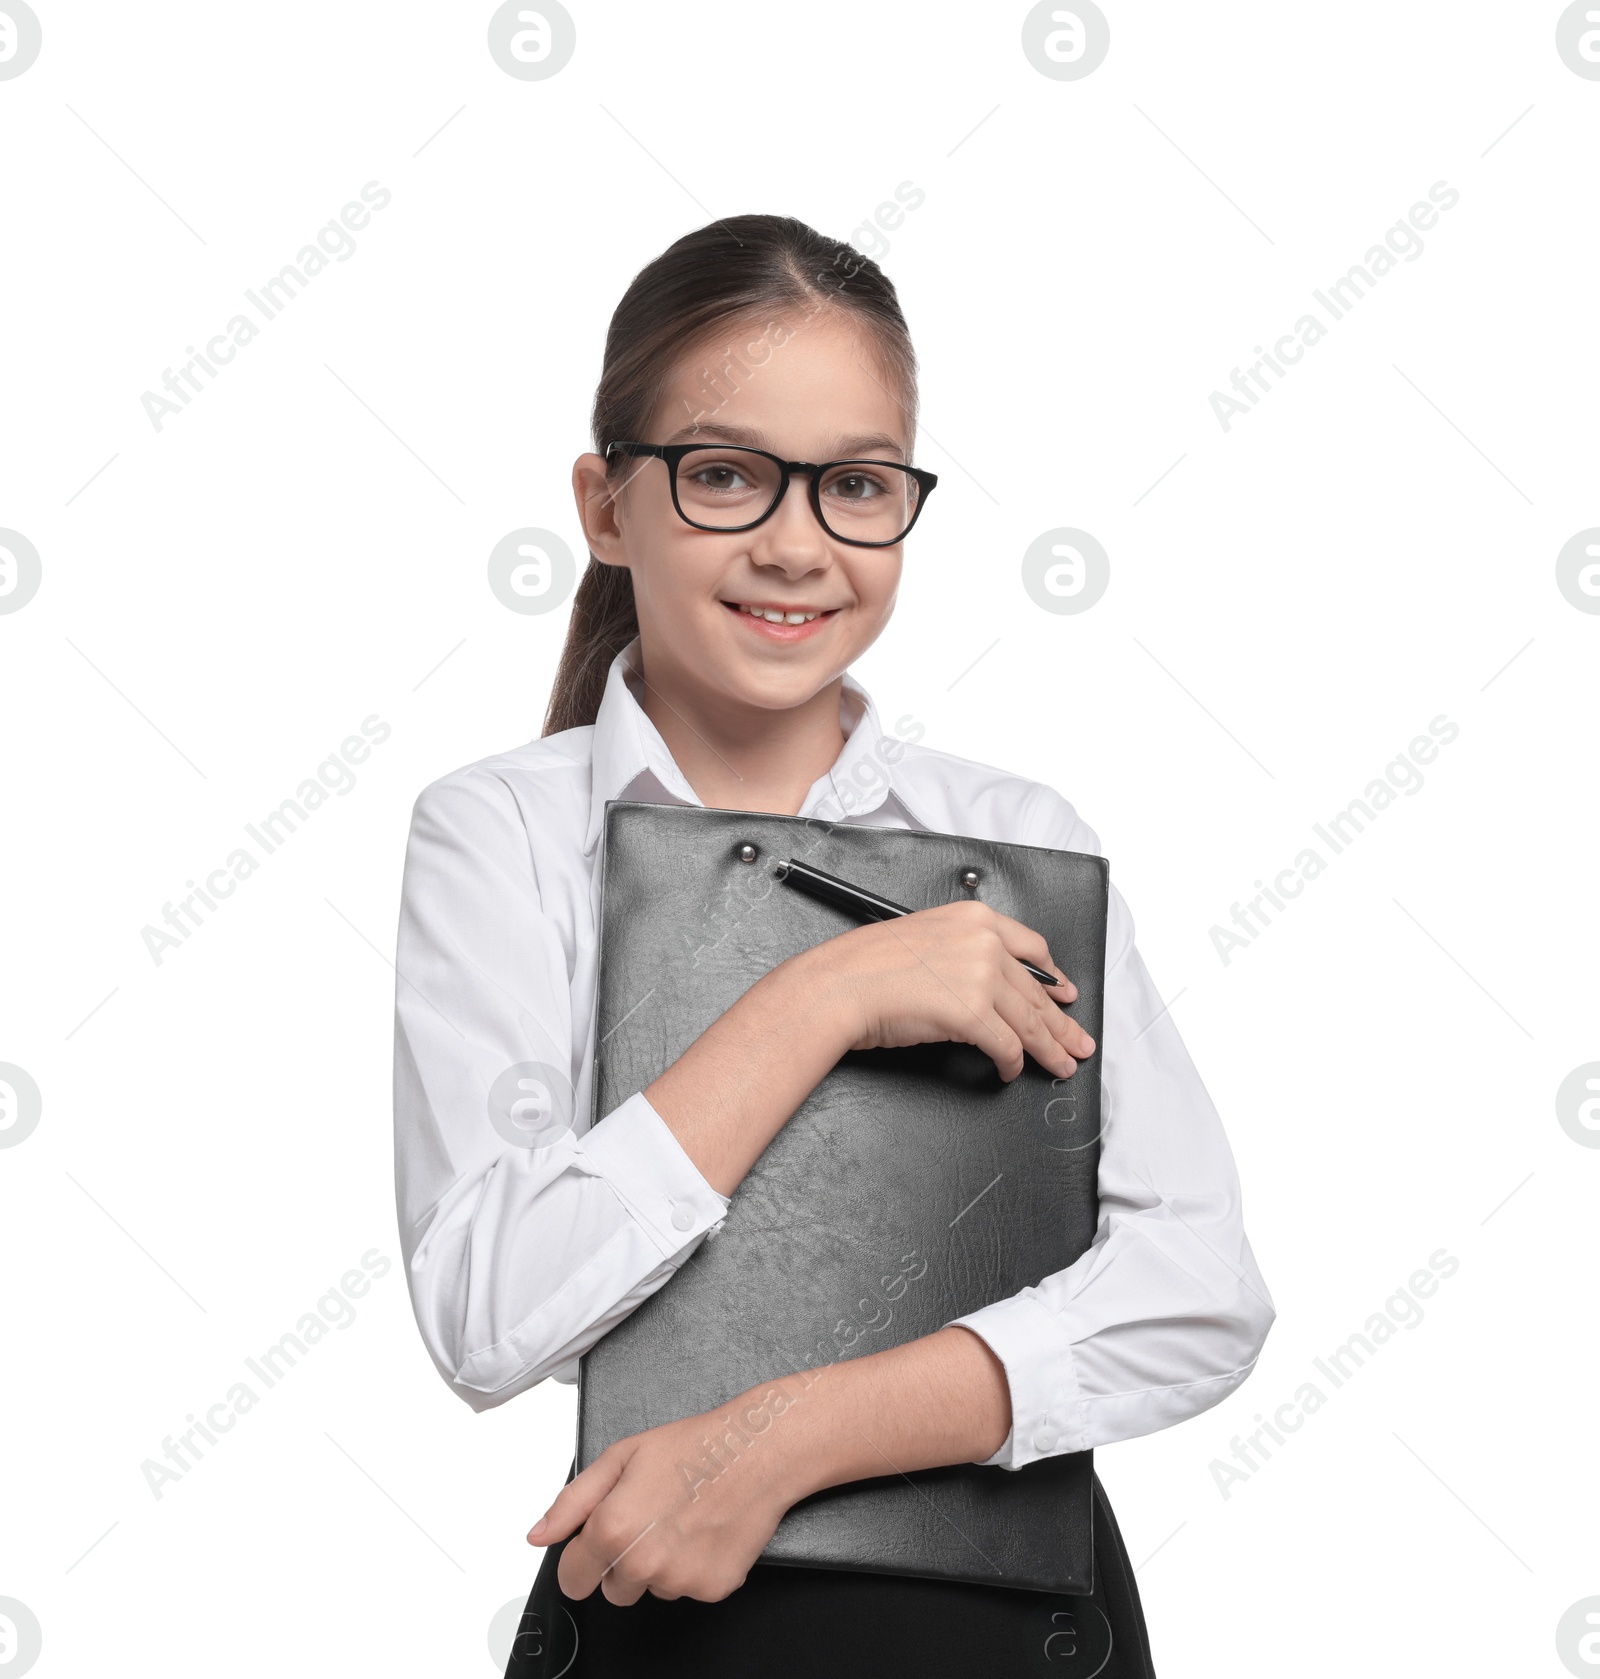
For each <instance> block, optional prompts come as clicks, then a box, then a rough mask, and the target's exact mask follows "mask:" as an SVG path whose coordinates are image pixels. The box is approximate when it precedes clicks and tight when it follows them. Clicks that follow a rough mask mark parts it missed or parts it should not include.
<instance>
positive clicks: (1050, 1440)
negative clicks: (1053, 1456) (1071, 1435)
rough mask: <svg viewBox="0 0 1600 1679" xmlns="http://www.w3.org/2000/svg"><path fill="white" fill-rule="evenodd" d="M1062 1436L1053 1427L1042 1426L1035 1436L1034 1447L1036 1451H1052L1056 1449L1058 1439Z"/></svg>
mask: <svg viewBox="0 0 1600 1679" xmlns="http://www.w3.org/2000/svg"><path fill="white" fill-rule="evenodd" d="M1059 1438H1060V1436H1059V1435H1057V1433H1056V1431H1055V1430H1054V1429H1053V1428H1041V1429H1040V1430H1039V1432H1038V1433H1037V1434H1035V1435H1034V1437H1033V1449H1034V1450H1035V1451H1036V1452H1051V1451H1054V1450H1055V1445H1056V1441H1057V1440H1058V1439H1059Z"/></svg>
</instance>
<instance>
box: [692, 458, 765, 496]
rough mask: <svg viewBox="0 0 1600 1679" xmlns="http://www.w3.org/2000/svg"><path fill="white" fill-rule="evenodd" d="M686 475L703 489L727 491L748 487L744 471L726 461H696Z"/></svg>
mask: <svg viewBox="0 0 1600 1679" xmlns="http://www.w3.org/2000/svg"><path fill="white" fill-rule="evenodd" d="M688 477H689V479H690V481H691V482H692V483H695V484H697V485H699V487H700V488H701V489H703V490H713V491H727V490H739V489H748V488H749V487H750V485H749V481H748V480H747V479H746V478H745V475H744V473H743V472H741V471H740V469H739V468H738V467H736V466H734V465H733V464H732V463H731V462H728V461H704V462H697V463H696V464H695V466H694V467H693V468H692V469H691V470H690V472H689V474H688Z"/></svg>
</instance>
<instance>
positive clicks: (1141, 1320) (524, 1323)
mask: <svg viewBox="0 0 1600 1679" xmlns="http://www.w3.org/2000/svg"><path fill="white" fill-rule="evenodd" d="M637 658H638V642H637V640H635V641H634V642H633V643H632V644H630V646H629V647H627V648H624V649H623V651H622V652H621V653H620V654H619V655H618V656H617V658H616V659H615V660H614V661H613V663H612V665H611V669H610V672H609V675H608V678H607V682H606V688H605V694H604V698H603V700H602V702H601V705H600V709H599V714H598V716H597V718H596V720H595V723H594V724H593V726H592V727H584V728H577V729H568V730H565V731H564V732H562V733H560V734H556V735H550V736H547V737H545V738H544V739H541V740H534V741H530V742H529V743H528V744H527V745H526V746H520V747H518V748H516V750H514V751H511V752H505V753H501V754H499V755H497V756H495V757H491V758H484V759H481V760H480V761H479V762H477V763H474V764H468V765H466V766H465V767H464V768H462V769H459V770H456V771H454V772H453V773H452V774H450V775H446V776H444V777H443V778H441V779H440V780H438V781H435V782H434V783H433V784H432V785H431V786H429V787H427V788H425V789H424V790H423V792H422V793H421V795H420V796H419V797H418V799H417V802H416V807H415V809H414V811H413V815H412V822H411V833H410V838H409V841H408V844H407V848H406V858H405V873H404V884H403V890H402V901H401V907H400V928H399V941H398V952H397V956H396V961H395V966H396V969H397V973H398V980H397V984H396V996H395V1065H394V1122H395V1174H396V1195H397V1202H398V1208H399V1218H400V1243H401V1249H402V1252H403V1254H404V1258H405V1270H406V1281H407V1284H408V1286H409V1288H410V1291H411V1301H412V1305H413V1307H414V1308H415V1311H416V1317H417V1324H418V1327H419V1328H420V1329H421V1331H422V1338H423V1341H424V1342H425V1343H426V1345H427V1348H428V1351H429V1353H430V1354H431V1355H432V1357H433V1361H434V1363H435V1364H436V1365H437V1367H438V1369H439V1372H440V1374H441V1375H442V1376H443V1377H444V1379H445V1380H446V1381H447V1382H448V1383H449V1384H450V1386H451V1387H452V1388H453V1389H454V1390H455V1392H457V1393H458V1394H460V1395H461V1397H462V1398H463V1399H465V1400H466V1401H467V1403H468V1404H469V1405H471V1406H472V1407H473V1409H474V1410H485V1409H487V1408H488V1407H490V1406H493V1405H499V1404H503V1403H504V1402H505V1401H506V1400H508V1399H510V1398H512V1397H513V1396H514V1395H516V1394H518V1393H521V1392H522V1390H523V1389H524V1388H528V1387H532V1386H533V1385H534V1384H535V1383H537V1382H541V1381H543V1380H544V1379H545V1378H546V1377H547V1376H554V1377H556V1379H557V1380H559V1381H567V1382H575V1381H576V1380H577V1371H578V1366H577V1360H578V1358H579V1356H580V1355H581V1354H582V1353H584V1352H586V1351H587V1350H588V1349H589V1348H590V1347H592V1346H593V1345H594V1344H595V1342H596V1341H598V1340H599V1339H600V1338H601V1336H603V1335H604V1334H605V1333H606V1332H607V1331H608V1330H609V1329H611V1328H613V1327H614V1326H615V1325H616V1324H618V1323H620V1322H621V1321H622V1320H623V1319H624V1318H625V1317H627V1315H628V1314H629V1313H630V1312H631V1311H632V1310H633V1309H634V1308H635V1307H636V1306H638V1305H639V1304H640V1303H641V1302H642V1301H644V1300H646V1299H648V1298H649V1296H650V1295H651V1294H653V1293H654V1292H655V1290H656V1289H658V1288H660V1287H661V1286H662V1284H664V1283H665V1282H667V1280H668V1279H669V1278H670V1277H671V1276H672V1275H673V1273H674V1272H675V1271H676V1270H677V1268H678V1267H679V1266H680V1265H682V1264H683V1262H684V1261H685V1260H686V1259H688V1258H689V1256H690V1255H691V1254H692V1253H693V1252H694V1251H695V1249H696V1248H697V1247H698V1246H699V1245H700V1243H701V1242H702V1241H704V1240H705V1239H706V1237H707V1236H708V1234H710V1233H713V1232H715V1231H716V1230H718V1229H719V1228H720V1227H721V1225H722V1222H723V1220H724V1218H725V1217H726V1215H727V1211H728V1206H729V1202H728V1199H727V1198H726V1197H725V1196H723V1195H721V1194H719V1193H718V1191H716V1190H715V1189H713V1188H712V1187H711V1185H710V1184H709V1183H707V1182H706V1180H705V1178H704V1177H703V1176H702V1175H701V1173H700V1171H699V1169H698V1168H697V1167H696V1166H695V1164H694V1162H693V1160H691V1159H690V1157H689V1156H688V1154H686V1153H685V1152H684V1149H683V1147H682V1146H681V1144H680V1143H679V1142H678V1140H677V1138H676V1137H675V1136H674V1135H673V1133H672V1132H671V1130H669V1129H668V1127H667V1125H666V1122H665V1121H664V1120H663V1119H662V1118H661V1116H660V1115H659V1114H658V1113H657V1112H656V1111H655V1109H654V1108H653V1107H652V1106H651V1104H650V1103H649V1102H648V1101H647V1100H646V1099H645V1097H644V1095H643V1093H642V1092H641V1093H638V1094H635V1095H632V1096H629V1097H628V1098H627V1100H626V1101H624V1102H622V1103H620V1104H619V1105H618V1106H617V1107H616V1108H614V1109H613V1110H612V1111H611V1112H610V1113H607V1114H604V1115H602V1116H600V1118H599V1119H597V1120H596V1121H595V1123H594V1124H593V1125H589V1124H588V1122H587V1116H588V1113H589V1109H590V1088H591V1081H592V1076H593V1060H594V997H595V968H596V961H597V939H596V931H597V928H598V924H599V889H600V881H599V871H598V868H597V863H598V856H599V850H600V837H601V831H602V819H603V817H604V814H605V805H606V801H607V800H608V799H622V798H626V799H635V800H651V801H656V802H665V803H682V804H699V803H701V802H702V801H701V800H700V799H699V798H698V797H697V795H696V794H695V792H694V789H693V788H692V787H690V785H689V783H688V782H687V781H686V780H685V778H684V776H683V772H682V771H681V770H680V769H679V768H678V766H677V764H676V763H675V762H674V761H673V758H672V754H671V753H670V752H669V751H668V749H667V745H666V742H665V741H664V740H663V739H662V738H661V735H660V733H659V732H658V731H657V729H656V728H655V726H654V724H653V723H651V721H650V719H649V718H648V717H647V716H646V715H645V712H644V710H643V709H642V707H641V706H640V704H639V700H638V697H637V693H638V689H637V682H638V679H637V677H636V676H635V675H634V674H633V667H634V665H635V664H636V663H637ZM840 723H841V726H842V728H843V729H844V731H845V735H846V739H845V744H844V747H843V750H842V751H841V752H840V754H839V757H838V759H837V761H836V762H835V763H834V765H833V767H832V769H830V770H829V771H828V772H827V773H826V774H825V775H823V776H821V777H819V778H818V780H817V781H816V782H815V783H814V784H813V786H812V787H811V790H810V791H809V792H808V793H807V795H806V798H805V802H804V804H803V805H802V806H801V808H800V811H799V812H798V814H799V815H801V816H813V815H814V816H819V817H821V818H823V819H824V820H831V821H848V822H858V823H865V824H872V825H876V826H886V827H899V828H924V829H929V830H932V831H935V832H939V833H954V834H966V835H970V836H972V837H973V838H982V839H993V840H1001V841H1015V842H1017V843H1020V844H1024V845H1042V846H1052V847H1055V848H1057V849H1061V850H1067V851H1080V852H1093V853H1096V854H1100V841H1099V839H1098V838H1097V837H1096V835H1095V833H1094V830H1093V829H1091V828H1090V827H1089V826H1088V825H1087V824H1086V823H1085V822H1084V821H1083V820H1082V819H1081V818H1080V817H1079V816H1078V814H1077V812H1076V811H1075V810H1074V809H1073V807H1072V806H1071V805H1070V804H1069V803H1068V802H1067V801H1066V799H1064V798H1063V797H1062V796H1061V795H1060V794H1059V793H1057V792H1056V791H1055V790H1054V789H1053V788H1050V787H1047V786H1045V785H1044V784H1043V783H1041V782H1037V781H1028V780H1026V779H1024V778H1022V777H1019V776H1014V775H1009V774H1007V773H1005V772H1004V771H1001V770H997V769H990V768H988V767H987V766H985V765H983V764H977V763H972V762H970V761H969V760H967V759H964V758H957V757H953V756H951V755H949V754H947V753H944V752H939V751H936V750H934V749H933V748H931V747H928V746H924V745H922V744H920V742H918V741H916V740H914V739H901V738H898V737H897V736H891V735H888V734H886V733H885V732H884V730H883V729H882V728H881V726H880V724H879V720H878V716H877V712H876V710H875V709H874V707H873V704H872V701H871V699H870V698H869V696H868V695H867V693H866V691H865V690H864V689H863V688H862V687H861V686H860V685H859V684H858V683H857V682H856V681H855V680H854V678H852V677H850V676H848V675H847V676H846V677H845V678H844V691H843V695H842V697H841V701H840ZM904 732H907V733H914V734H920V725H917V726H915V728H914V729H912V730H909V731H904ZM1098 1044H1099V1047H1098V1048H1097V1051H1096V1053H1097V1054H1099V1055H1101V1056H1102V1058H1103V1059H1102V1065H1101V1091H1102V1098H1101V1106H1102V1122H1103V1132H1102V1138H1101V1153H1100V1167H1099V1192H1100V1212H1099V1225H1098V1228H1097V1230H1096V1233H1095V1238H1094V1242H1093V1244H1092V1245H1091V1246H1090V1247H1089V1248H1088V1249H1087V1250H1086V1251H1085V1252H1084V1253H1083V1254H1082V1255H1081V1256H1080V1257H1079V1258H1078V1259H1077V1260H1076V1261H1075V1262H1074V1263H1073V1264H1072V1265H1069V1266H1068V1267H1067V1268H1066V1269H1065V1270H1063V1271H1058V1272H1056V1273H1054V1274H1053V1275H1051V1276H1048V1277H1045V1278H1044V1279H1043V1280H1042V1281H1041V1282H1039V1283H1038V1284H1037V1285H1035V1286H1033V1287H1029V1288H1024V1289H1023V1290H1022V1291H1021V1292H1020V1293H1018V1294H1014V1295H1012V1296H1011V1297H1009V1298H1008V1299H1004V1300H997V1301H995V1302H993V1303H992V1304H990V1305H987V1306H984V1307H983V1308H982V1309H980V1310H978V1311H975V1312H969V1313H968V1314H967V1315H966V1316H964V1317H960V1318H956V1319H953V1320H952V1321H953V1322H956V1323H960V1324H964V1325H966V1326H967V1327H968V1328H969V1329H971V1330H973V1331H974V1332H975V1333H977V1334H978V1335H980V1336H981V1337H982V1338H983V1340H984V1341H985V1342H986V1343H987V1344H988V1346H989V1347H990V1348H991V1349H992V1350H993V1352H994V1353H995V1355H996V1356H997V1357H998V1358H999V1360H1000V1362H1001V1364H1002V1365H1003V1366H1004V1367H1005V1372H1006V1378H1007V1383H1008V1386H1009V1389H1010V1394H1011V1412H1012V1427H1011V1431H1010V1433H1009V1434H1008V1435H1007V1437H1006V1439H1005V1441H1004V1443H1003V1444H1002V1445H1001V1447H1000V1449H999V1450H998V1451H997V1452H995V1454H994V1455H993V1456H992V1457H990V1458H986V1459H984V1460H983V1461H984V1462H986V1463H991V1464H1001V1465H1004V1466H1005V1467H1007V1468H1013V1469H1015V1468H1020V1467H1021V1466H1022V1465H1023V1464H1025V1463H1030V1462H1032V1461H1033V1460H1034V1459H1035V1458H1040V1457H1049V1456H1052V1455H1054V1454H1056V1453H1059V1452H1077V1451H1084V1450H1087V1449H1089V1448H1090V1447H1094V1446H1103V1445H1106V1444H1108V1443H1110V1442H1111V1441H1114V1440H1124V1439H1129V1438H1131V1437H1133V1436H1135V1435H1140V1434H1148V1433H1150V1432H1152V1431H1153V1430H1155V1429H1158V1428H1166V1427H1169V1426H1171V1424H1173V1423H1176V1422H1181V1421H1182V1420H1183V1419H1184V1418H1186V1417H1191V1416H1194V1415H1195V1414H1196V1413H1198V1412H1200V1411H1204V1410H1205V1409H1207V1407H1209V1406H1212V1405H1215V1404H1216V1403H1217V1402H1218V1401H1219V1400H1221V1399H1222V1398H1224V1397H1225V1396H1226V1395H1227V1394H1229V1393H1231V1392H1232V1391H1233V1389H1234V1388H1236V1387H1237V1386H1238V1385H1239V1384H1240V1382H1242V1381H1243V1380H1244V1378H1245V1377H1246V1376H1247V1375H1248V1374H1249V1372H1250V1369H1251V1367H1252V1365H1253V1364H1254V1362H1255V1359H1256V1356H1257V1354H1258V1353H1259V1352H1260V1350H1261V1345H1262V1342H1263V1341H1264V1339H1265V1338H1266V1334H1267V1330H1268V1328H1269V1327H1270V1326H1271V1323H1272V1321H1273V1317H1274V1308H1273V1304H1272V1301H1271V1298H1270V1297H1269V1295H1268V1293H1267V1288H1266V1284H1265V1283H1264V1282H1263V1281H1262V1278H1261V1274H1260V1272H1259V1271H1258V1269H1257V1267H1256V1262H1255V1257H1254V1255H1253V1254H1252V1253H1251V1251H1250V1243H1249V1241H1248V1240H1247V1239H1246V1236H1245V1232H1244V1222H1243V1216H1242V1209H1241V1205H1240V1195H1239V1181H1238V1174H1237V1171H1236V1169H1235V1166H1234V1162H1233V1155H1232V1152H1231V1150H1230V1149H1229V1147H1228V1141H1227V1138H1226V1136H1225V1135H1224V1133H1223V1129H1222V1124H1221V1121H1220V1120H1219V1119H1218V1117H1217V1112H1216V1109H1215V1108H1214V1107H1213V1106H1212V1104H1211V1100H1210V1098H1209V1097H1208V1096H1207V1095H1206V1092H1205V1088H1204V1087H1203V1086H1202V1084H1201V1082H1200V1079H1199V1076H1198V1074H1197V1073H1196V1072H1195V1069H1194V1065H1193V1063H1192V1062H1191V1061H1190V1059H1189V1055H1188V1052H1187V1051H1186V1050H1185V1048H1184V1045H1183V1041H1182V1039H1181V1038H1180V1037H1179V1035H1178V1030H1177V1027H1176V1026H1175V1025H1174V1024H1173V1021H1172V1016H1171V1015H1170V1014H1168V1013H1167V1012H1166V1011H1165V1010H1164V1008H1163V1007H1162V1003H1161V999H1160V997H1159V996H1158V995H1157V992H1156V989H1155V986H1154V985H1153V984H1152V983H1151V980H1150V976H1149V974H1148V973H1147V972H1146V971H1145V966H1144V963H1143V962H1142V961H1141V960H1140V957H1139V953H1138V952H1137V951H1136V950H1135V949H1134V944H1133V921H1132V918H1131V916H1130V915H1129V912H1128V906H1127V905H1126V904H1125V903H1124V902H1123V899H1122V896H1121V894H1120V893H1119V892H1118V891H1117V888H1116V886H1115V885H1113V886H1112V887H1111V892H1110V907H1109V924H1108V930H1107V941H1106V976H1105V1008H1104V1018H1103V1023H1102V1030H1101V1033H1100V1036H1099V1039H1098ZM533 1062H537V1063H543V1064H544V1065H546V1066H550V1067H555V1068H558V1069H562V1070H567V1071H569V1072H570V1081H571V1091H572V1099H573V1100H572V1125H571V1128H570V1129H569V1130H568V1131H567V1132H566V1133H565V1134H564V1135H562V1136H560V1137H558V1138H556V1139H555V1140H554V1141H553V1142H550V1143H549V1144H548V1146H543V1147H539V1148H528V1147H520V1146H518V1145H517V1144H516V1143H514V1142H512V1141H509V1140H508V1139H507V1138H506V1137H505V1136H503V1135H502V1134H501V1130H498V1129H496V1127H495V1125H494V1124H493V1123H491V1120H490V1114H489V1105H488V1104H489V1091H490V1088H491V1086H492V1085H493V1084H494V1082H495V1080H496V1079H497V1078H499V1077H501V1075H503V1074H505V1073H506V1072H507V1069H509V1068H511V1067H513V1066H517V1065H519V1064H524V1063H533ZM788 1373H789V1372H776V1371H775V1372H774V1374H788ZM730 1397H731V1395H730Z"/></svg>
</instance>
